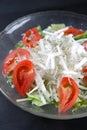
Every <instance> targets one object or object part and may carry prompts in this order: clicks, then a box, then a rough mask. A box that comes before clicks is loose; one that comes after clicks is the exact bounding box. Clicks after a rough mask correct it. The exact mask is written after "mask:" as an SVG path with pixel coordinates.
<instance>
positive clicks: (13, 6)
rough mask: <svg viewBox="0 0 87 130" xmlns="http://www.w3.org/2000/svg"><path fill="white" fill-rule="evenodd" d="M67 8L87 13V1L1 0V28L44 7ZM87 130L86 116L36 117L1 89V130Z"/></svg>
mask: <svg viewBox="0 0 87 130" xmlns="http://www.w3.org/2000/svg"><path fill="white" fill-rule="evenodd" d="M53 9H57V10H67V11H73V12H77V13H81V14H85V15H87V2H86V0H79V1H78V0H75V1H74V0H73V1H70V0H52V1H51V0H44V2H43V1H41V0H36V1H35V0H25V1H22V0H14V1H12V0H0V31H2V30H3V29H4V28H5V27H6V26H7V25H8V24H9V23H10V22H12V21H13V20H15V19H17V18H19V17H22V16H24V15H27V14H29V13H33V12H37V11H42V10H53ZM28 129H29V130H48V129H49V130H74V129H77V130H78V129H79V130H82V129H83V130H87V117H85V118H81V119H74V120H66V121H64V120H52V119H45V118H41V117H37V116H34V115H32V114H30V113H27V112H25V111H23V110H21V109H20V108H18V107H16V106H15V105H13V104H12V103H11V102H10V101H8V100H7V99H6V97H4V96H3V94H2V93H1V92H0V130H28Z"/></svg>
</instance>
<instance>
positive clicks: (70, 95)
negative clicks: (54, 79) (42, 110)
mask: <svg viewBox="0 0 87 130" xmlns="http://www.w3.org/2000/svg"><path fill="white" fill-rule="evenodd" d="M58 93H59V98H60V103H59V112H66V111H67V110H69V109H70V108H71V107H72V106H73V105H74V103H75V102H76V100H77V98H78V94H79V89H78V85H77V84H76V82H75V81H74V79H72V78H71V77H63V78H62V80H61V82H60V85H59V88H58Z"/></svg>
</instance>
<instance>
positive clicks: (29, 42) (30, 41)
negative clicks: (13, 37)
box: [22, 27, 42, 48]
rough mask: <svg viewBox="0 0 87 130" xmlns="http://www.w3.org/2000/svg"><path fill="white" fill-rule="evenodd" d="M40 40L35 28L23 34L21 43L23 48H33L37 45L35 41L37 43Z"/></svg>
mask: <svg viewBox="0 0 87 130" xmlns="http://www.w3.org/2000/svg"><path fill="white" fill-rule="evenodd" d="M41 38H42V36H41V35H40V34H39V32H38V29H37V28H36V27H35V28H32V29H29V30H28V31H26V32H25V34H24V36H23V38H22V41H23V43H24V45H25V46H28V47H30V48H34V47H35V46H37V45H38V44H37V41H39V40H40V39H41Z"/></svg>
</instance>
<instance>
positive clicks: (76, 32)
mask: <svg viewBox="0 0 87 130" xmlns="http://www.w3.org/2000/svg"><path fill="white" fill-rule="evenodd" d="M82 33H84V31H83V30H81V29H77V28H74V27H70V28H68V29H67V30H65V31H64V35H68V34H73V36H77V35H80V34H82Z"/></svg>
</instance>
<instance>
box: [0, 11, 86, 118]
mask: <svg viewBox="0 0 87 130" xmlns="http://www.w3.org/2000/svg"><path fill="white" fill-rule="evenodd" d="M51 23H65V24H66V25H72V26H74V27H77V28H80V29H84V30H87V16H85V15H81V14H76V13H72V12H67V11H43V12H38V13H33V14H29V15H27V16H24V17H22V18H19V19H17V20H15V21H14V22H12V23H11V24H9V25H8V26H7V27H6V28H5V29H4V30H3V31H2V32H1V34H0V90H1V92H2V93H3V94H4V95H5V96H6V98H8V99H9V100H10V101H11V102H12V103H13V104H14V105H16V106H18V107H20V108H21V109H23V110H24V111H27V112H29V113H32V114H34V115H37V116H41V117H45V118H50V119H61V120H62V119H63V120H65V119H74V118H81V117H85V116H87V108H83V109H79V110H78V111H76V112H74V113H72V111H71V110H70V111H68V112H66V113H63V114H60V113H58V110H57V108H56V107H54V106H53V105H47V106H44V107H37V106H34V105H32V104H31V102H29V101H26V102H21V103H17V102H16V99H18V98H21V97H20V95H19V94H18V93H17V92H16V90H15V89H12V88H10V87H9V84H7V82H6V79H5V78H4V77H3V75H2V62H3V59H4V58H5V57H6V55H7V54H8V52H9V50H11V49H13V48H14V46H15V45H16V44H17V43H18V41H19V40H20V39H21V34H22V33H23V32H25V31H26V30H27V29H28V28H32V27H34V26H37V25H41V26H42V29H44V28H45V27H47V26H48V25H50V24H51Z"/></svg>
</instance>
